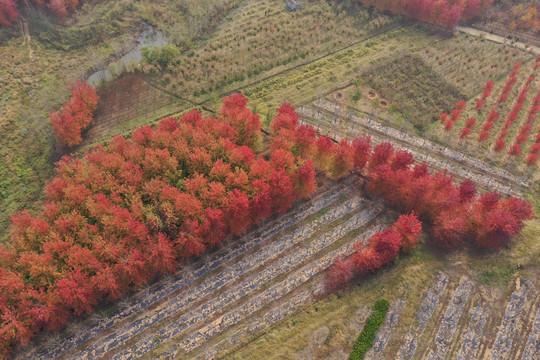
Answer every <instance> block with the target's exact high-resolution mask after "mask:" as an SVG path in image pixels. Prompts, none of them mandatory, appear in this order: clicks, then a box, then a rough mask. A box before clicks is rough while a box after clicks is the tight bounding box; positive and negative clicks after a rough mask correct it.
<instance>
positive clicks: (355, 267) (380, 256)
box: [326, 212, 422, 291]
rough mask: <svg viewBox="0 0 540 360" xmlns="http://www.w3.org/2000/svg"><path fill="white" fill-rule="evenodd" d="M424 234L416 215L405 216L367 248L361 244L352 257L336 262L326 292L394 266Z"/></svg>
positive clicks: (374, 237)
mask: <svg viewBox="0 0 540 360" xmlns="http://www.w3.org/2000/svg"><path fill="white" fill-rule="evenodd" d="M421 233H422V222H421V221H420V220H418V217H417V216H416V215H415V214H414V212H412V213H410V214H407V215H401V216H400V217H399V219H398V221H396V222H395V223H394V226H391V227H388V228H386V229H384V230H383V231H379V232H377V233H375V234H374V235H373V236H372V237H371V238H370V239H369V240H368V241H367V246H364V244H363V243H362V242H359V243H357V244H355V245H354V252H353V253H352V254H351V255H349V256H347V257H340V258H337V259H336V260H334V262H333V263H332V265H331V266H330V268H329V271H328V273H327V278H326V290H327V291H335V290H338V289H341V288H343V287H345V285H347V284H348V283H349V282H350V281H351V280H352V279H353V278H354V277H356V276H361V275H366V274H369V273H374V272H376V271H377V270H378V269H379V268H381V267H383V266H385V265H388V264H390V263H391V262H393V261H394V260H395V259H396V258H397V257H398V255H399V253H400V252H402V253H408V252H410V251H411V250H412V248H413V247H414V246H415V245H416V244H417V243H418V238H419V236H420V234H421Z"/></svg>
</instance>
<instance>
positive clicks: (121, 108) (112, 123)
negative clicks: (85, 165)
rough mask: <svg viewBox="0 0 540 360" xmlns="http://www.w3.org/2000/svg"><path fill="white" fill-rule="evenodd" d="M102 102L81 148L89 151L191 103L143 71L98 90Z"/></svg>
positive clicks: (128, 75) (127, 75) (79, 149)
mask: <svg viewBox="0 0 540 360" xmlns="http://www.w3.org/2000/svg"><path fill="white" fill-rule="evenodd" d="M98 95H99V97H100V101H99V104H98V109H97V112H96V114H95V117H94V121H93V122H92V124H91V126H90V128H89V129H88V130H87V131H86V132H85V134H84V135H83V138H84V140H83V143H82V144H81V145H80V146H79V147H78V148H77V150H78V151H85V150H87V149H89V148H90V147H91V146H93V145H95V144H98V143H102V142H104V141H107V140H109V139H110V138H112V137H113V136H114V135H117V134H123V133H126V132H130V131H132V129H133V128H134V127H136V126H141V125H146V124H150V123H152V122H153V121H155V120H156V119H160V118H162V117H164V116H166V115H168V114H171V113H173V112H176V113H178V112H181V111H182V110H183V109H187V108H188V107H189V105H190V104H189V103H187V102H185V101H182V100H179V99H177V98H176V97H174V96H171V95H169V94H167V93H165V92H163V91H161V90H159V89H157V88H155V87H153V86H151V85H150V84H148V83H147V82H145V81H144V80H143V78H142V77H141V75H139V74H126V75H123V76H122V77H121V78H119V79H118V80H115V81H114V82H113V83H111V84H110V85H108V86H107V87H105V88H104V89H103V90H102V91H99V92H98Z"/></svg>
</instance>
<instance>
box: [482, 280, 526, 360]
mask: <svg viewBox="0 0 540 360" xmlns="http://www.w3.org/2000/svg"><path fill="white" fill-rule="evenodd" d="M531 286H532V284H531V283H530V282H529V281H525V282H522V283H521V285H520V287H519V289H518V290H516V291H514V292H513V293H512V298H511V299H510V301H509V302H508V305H507V306H506V310H505V313H504V316H503V319H502V323H501V326H500V328H499V332H498V334H497V337H496V339H495V344H494V345H493V347H492V348H491V357H490V358H491V359H492V360H502V359H508V358H509V357H510V355H511V354H510V353H509V351H510V349H511V347H512V341H513V340H514V334H515V332H516V331H517V328H518V323H519V320H520V318H521V309H522V308H523V305H524V304H525V300H526V298H527V294H528V293H529V290H530V288H531Z"/></svg>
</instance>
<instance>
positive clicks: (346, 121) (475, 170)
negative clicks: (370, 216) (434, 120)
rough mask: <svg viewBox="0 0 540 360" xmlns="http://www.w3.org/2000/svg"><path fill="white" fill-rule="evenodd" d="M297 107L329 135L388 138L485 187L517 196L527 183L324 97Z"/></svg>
mask: <svg viewBox="0 0 540 360" xmlns="http://www.w3.org/2000/svg"><path fill="white" fill-rule="evenodd" d="M297 110H298V113H299V114H300V115H301V117H302V119H303V121H305V122H307V123H310V124H311V125H313V126H315V127H316V128H318V129H319V131H320V132H322V133H324V134H328V135H329V136H331V137H334V138H336V139H341V138H353V137H355V136H357V135H359V134H363V133H368V134H370V135H371V136H372V140H373V141H374V143H379V142H381V141H390V142H392V143H393V144H394V146H395V147H396V148H399V149H406V150H408V151H410V152H411V153H412V154H413V155H414V156H415V158H416V159H418V161H423V162H426V163H427V164H428V166H430V167H432V168H433V169H435V170H442V171H444V170H446V169H448V170H449V171H450V172H452V173H454V174H455V175H456V176H457V177H459V178H471V179H472V180H474V181H475V182H476V183H477V184H478V185H479V186H480V187H482V188H484V189H493V190H495V191H498V192H501V193H506V194H512V195H514V194H516V195H520V194H521V193H522V191H523V190H525V189H527V188H528V187H529V185H530V184H529V182H528V181H527V180H526V179H523V178H521V177H519V176H515V175H513V174H511V173H510V172H508V171H505V170H502V169H499V168H495V167H493V166H491V165H488V164H486V163H484V162H482V161H480V160H478V159H475V158H472V157H469V156H466V155H465V154H463V153H461V152H458V151H455V150H452V149H450V148H447V147H443V146H440V145H438V144H436V143H433V142H431V141H429V140H426V139H424V138H421V137H419V136H416V135H413V134H410V133H407V132H403V131H402V130H399V129H396V128H393V127H390V126H387V125H384V124H381V123H379V122H378V121H377V120H375V119H372V118H368V117H362V116H357V115H356V114H355V113H353V112H348V111H347V110H346V109H344V108H343V107H341V106H340V105H338V104H336V103H335V102H331V101H329V100H327V99H319V100H317V101H315V102H313V103H312V104H309V105H305V106H302V107H299V108H298V109H297Z"/></svg>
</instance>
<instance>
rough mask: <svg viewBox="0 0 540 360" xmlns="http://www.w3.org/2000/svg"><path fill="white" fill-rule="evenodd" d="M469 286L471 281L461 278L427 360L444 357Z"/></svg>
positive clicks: (461, 311) (466, 297)
mask: <svg viewBox="0 0 540 360" xmlns="http://www.w3.org/2000/svg"><path fill="white" fill-rule="evenodd" d="M471 287H472V283H471V282H470V281H469V280H467V279H466V278H461V280H460V281H459V285H458V287H457V289H456V291H455V292H454V296H453V297H452V300H451V301H450V304H449V305H448V307H447V308H446V312H445V314H444V317H443V319H442V322H441V325H440V327H439V331H438V333H437V336H436V337H435V345H436V350H435V351H434V352H432V353H431V354H429V355H428V359H429V360H434V359H445V357H446V353H447V352H448V350H449V348H450V344H451V342H452V338H453V336H454V332H455V331H456V328H457V325H458V322H459V319H460V317H461V314H462V313H463V309H464V308H465V304H466V303H467V299H468V298H469V294H470V293H471Z"/></svg>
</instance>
